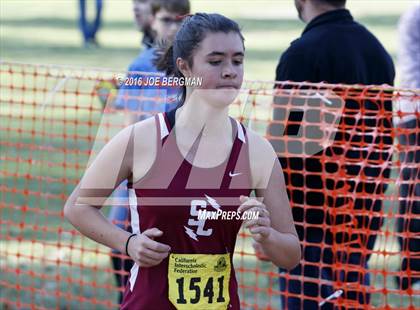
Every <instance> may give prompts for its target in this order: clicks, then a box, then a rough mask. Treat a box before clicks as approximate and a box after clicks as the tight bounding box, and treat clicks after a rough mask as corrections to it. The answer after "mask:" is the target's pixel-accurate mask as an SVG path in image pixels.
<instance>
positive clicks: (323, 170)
mask: <svg viewBox="0 0 420 310" xmlns="http://www.w3.org/2000/svg"><path fill="white" fill-rule="evenodd" d="M294 3H295V7H296V9H297V12H298V15H299V18H300V19H301V20H302V21H303V22H304V23H305V24H307V25H306V27H305V29H304V31H303V33H302V35H301V37H300V38H298V39H296V40H295V41H293V42H292V43H291V45H290V47H289V48H288V49H287V50H286V51H285V52H284V53H283V55H282V56H281V59H280V62H279V64H278V66H277V69H276V81H293V82H304V81H308V82H313V83H318V82H327V83H345V84H364V85H371V84H376V85H381V84H388V85H393V82H394V76H395V71H394V65H393V62H392V59H391V57H390V55H389V54H388V52H387V51H386V50H385V48H384V47H383V46H382V44H381V43H380V42H379V41H378V39H377V38H376V37H375V36H374V35H373V34H372V33H371V32H369V31H368V30H367V29H366V28H365V27H364V26H362V25H361V24H359V23H357V22H356V21H354V19H353V17H352V15H351V14H350V12H349V11H348V10H347V9H346V7H345V5H346V0H295V1H294ZM301 88H302V87H300V89H301ZM277 99H281V98H275V100H276V104H277V107H276V108H274V112H273V120H283V119H284V117H285V115H288V113H289V112H290V111H287V109H288V108H287V105H286V106H285V107H281V101H278V100H277ZM289 99H290V98H286V102H288V100H289ZM382 109H384V110H385V111H389V112H390V111H392V103H391V102H383V101H382V102H381V101H380V100H378V101H375V102H371V101H368V100H358V101H355V100H347V101H346V103H345V109H344V111H345V113H346V116H344V117H342V119H341V121H340V125H339V128H342V125H341V124H346V126H348V125H349V124H354V125H356V120H355V118H353V117H351V116H349V115H355V114H357V113H359V112H360V111H361V110H365V111H366V114H368V113H370V115H377V114H378V110H379V111H380V110H382ZM294 112H297V113H290V115H289V119H288V120H289V121H294V122H300V121H301V120H302V118H303V113H304V112H303V111H302V110H301V111H294ZM306 118H307V117H306ZM390 118H391V116H390ZM362 124H363V125H364V126H365V127H364V128H365V130H364V131H363V132H356V131H355V130H350V129H347V130H346V131H345V132H340V131H338V132H337V134H336V137H335V142H334V144H333V146H332V147H329V148H327V149H324V150H323V151H321V152H319V153H318V154H315V155H312V156H310V157H307V158H303V156H300V157H296V156H289V157H279V160H280V162H281V164H282V167H283V171H284V173H285V179H286V184H287V186H288V193H289V198H290V201H291V206H292V209H293V216H294V220H295V223H296V229H297V231H298V234H299V238H300V240H301V241H302V244H303V251H302V253H303V255H302V257H303V258H302V262H301V264H300V265H299V266H298V267H296V268H295V269H293V270H292V271H290V276H288V277H285V276H281V278H280V290H281V292H282V293H283V294H282V303H283V306H284V307H285V308H287V309H318V308H319V306H318V302H319V299H318V301H317V298H321V299H325V298H327V297H329V296H331V295H333V294H334V293H335V292H336V291H337V290H338V289H341V290H343V295H342V296H341V298H344V299H346V301H344V304H351V303H353V304H363V305H366V304H369V300H370V295H369V294H368V293H367V292H366V291H365V290H364V289H363V288H364V287H365V286H369V283H370V282H369V274H367V273H366V269H367V268H368V267H367V261H368V258H369V254H368V253H369V252H368V250H372V249H373V246H374V243H375V240H376V235H377V234H376V233H372V234H370V233H369V231H376V230H379V229H380V227H381V218H379V217H377V216H375V217H374V216H371V214H370V212H380V211H381V208H382V199H379V197H381V196H383V193H384V192H385V188H386V186H385V185H382V184H381V185H378V184H377V182H373V181H370V180H372V179H373V178H378V179H379V178H383V179H381V180H387V179H388V178H389V173H390V171H389V169H383V170H381V169H377V168H375V167H376V165H379V166H380V165H383V161H386V160H390V159H391V157H392V156H391V154H390V152H391V151H390V149H391V145H392V138H391V130H390V128H391V127H392V120H389V121H388V120H386V119H383V118H382V117H381V120H377V119H376V117H373V118H372V117H371V118H369V119H363V120H359V123H358V124H357V126H361V125H362ZM346 128H347V127H346ZM377 128H381V130H382V129H384V132H380V133H378V137H377V138H375V139H374V138H373V137H374V136H375V135H374V134H371V133H368V134H366V132H376V131H377V130H376V129H377ZM269 130H270V135H272V136H277V137H278V136H279V135H282V134H283V131H280V130H279V128H278V127H276V124H274V125H273V126H271V127H270V128H269ZM287 131H288V129H287V128H286V130H285V132H286V133H285V134H286V135H287V134H288V132H287ZM348 132H351V133H352V136H350V135H349V134H348ZM360 141H366V143H370V144H372V147H371V148H370V149H375V151H369V152H366V153H363V152H360V151H359V149H360ZM367 141H371V142H367ZM346 143H348V145H346ZM379 144H381V145H385V146H384V147H383V148H384V149H389V152H388V151H386V150H384V149H380V150H377V149H378V147H374V146H373V145H375V146H376V145H379ZM273 146H274V148H275V149H278V147H277V146H276V145H275V143H273ZM320 149H322V147H320ZM302 155H303V154H302ZM285 156H288V155H285ZM340 157H344V158H342V159H339V160H338V159H337V158H340ZM368 159H369V160H372V161H375V160H376V162H375V163H376V164H372V165H370V164H367V160H368ZM337 162H338V163H340V162H341V163H342V164H337ZM361 166H363V167H362V169H361ZM372 166H375V167H372ZM302 176H303V177H302ZM340 176H344V177H340ZM361 176H363V178H362V177H361ZM359 178H361V179H363V180H366V181H359V182H357V183H356V181H355V180H358V179H359ZM355 193H361V194H359V195H357V194H355ZM366 193H367V194H368V195H371V197H376V199H363V198H362V196H364V195H363V194H366ZM381 198H382V197H381ZM336 210H340V212H339V215H338V213H337V211H336ZM343 210H346V211H347V213H348V214H343ZM354 212H356V213H357V215H355V216H354V218H353V214H354ZM323 225H325V227H326V228H324V227H323ZM338 227H340V228H338ZM360 231H363V233H360ZM349 247H351V248H353V249H352V251H351V252H350V253H348V251H347V249H348V248H349ZM333 248H334V249H335V250H334V251H333ZM337 249H339V250H337ZM340 249H341V250H340ZM337 262H340V265H341V266H342V268H340V270H336V269H335V268H334V267H333V264H336V263H337ZM281 272H286V271H285V270H281ZM311 279H312V280H311ZM319 279H321V281H322V284H320V283H319ZM337 283H342V284H341V285H339V286H336V285H335V284H337ZM353 287H354V289H353ZM300 296H302V297H300ZM333 307H334V304H333V302H328V303H326V304H325V305H324V306H323V307H322V309H332V308H333Z"/></svg>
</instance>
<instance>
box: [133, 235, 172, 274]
mask: <svg viewBox="0 0 420 310" xmlns="http://www.w3.org/2000/svg"><path fill="white" fill-rule="evenodd" d="M162 234H163V232H162V231H160V230H159V229H157V228H150V229H147V230H146V231H144V232H143V233H141V234H140V235H137V236H135V237H133V238H131V239H130V241H129V243H128V254H129V255H130V257H131V258H132V259H133V260H134V261H135V262H136V263H137V264H138V265H139V266H140V267H153V266H156V265H159V264H160V263H161V262H162V261H163V260H164V259H165V258H166V257H168V255H169V251H170V250H171V247H170V246H169V245H166V244H163V243H159V242H156V241H154V240H153V239H154V238H156V237H160V236H162Z"/></svg>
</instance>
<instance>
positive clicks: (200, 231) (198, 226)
mask: <svg viewBox="0 0 420 310" xmlns="http://www.w3.org/2000/svg"><path fill="white" fill-rule="evenodd" d="M205 196H206V199H207V200H192V201H191V207H190V218H189V219H188V226H184V228H185V233H186V234H187V235H188V236H189V237H190V238H191V239H193V240H195V241H198V238H197V236H205V237H208V236H211V234H212V233H213V229H211V228H208V229H206V228H205V224H206V220H205V219H199V217H198V215H199V214H200V211H204V210H206V209H207V205H210V206H211V207H212V208H213V209H215V210H216V211H217V210H219V209H220V205H219V204H218V203H217V201H216V200H215V199H213V198H211V197H210V196H207V195H205Z"/></svg>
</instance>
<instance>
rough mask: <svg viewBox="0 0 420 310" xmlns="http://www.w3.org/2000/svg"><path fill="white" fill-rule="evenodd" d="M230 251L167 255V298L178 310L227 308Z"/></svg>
mask: <svg viewBox="0 0 420 310" xmlns="http://www.w3.org/2000/svg"><path fill="white" fill-rule="evenodd" d="M230 268H231V266H230V257H229V254H228V253H227V254H170V255H169V266H168V281H169V300H170V301H171V302H172V304H173V305H174V306H175V307H176V308H177V309H179V310H184V309H185V310H187V309H206V310H207V309H208V310H216V309H217V310H219V309H227V306H228V304H229V280H230Z"/></svg>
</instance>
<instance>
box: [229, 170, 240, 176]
mask: <svg viewBox="0 0 420 310" xmlns="http://www.w3.org/2000/svg"><path fill="white" fill-rule="evenodd" d="M240 174H242V172H238V173H232V171H230V172H229V176H230V177H231V178H233V177H236V176H237V175H240Z"/></svg>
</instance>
